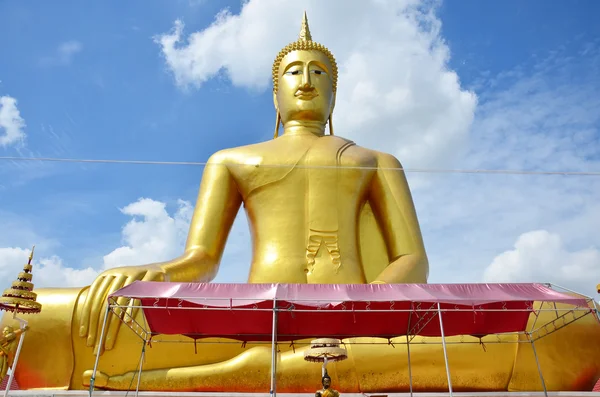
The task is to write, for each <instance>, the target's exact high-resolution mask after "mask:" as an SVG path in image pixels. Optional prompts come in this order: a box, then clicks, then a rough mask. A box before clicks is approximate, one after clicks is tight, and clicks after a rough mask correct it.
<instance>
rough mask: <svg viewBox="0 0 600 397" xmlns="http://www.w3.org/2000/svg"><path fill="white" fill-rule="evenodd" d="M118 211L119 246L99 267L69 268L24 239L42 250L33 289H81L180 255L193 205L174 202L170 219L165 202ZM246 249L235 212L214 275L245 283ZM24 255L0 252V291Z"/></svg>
mask: <svg viewBox="0 0 600 397" xmlns="http://www.w3.org/2000/svg"><path fill="white" fill-rule="evenodd" d="M121 212H122V213H123V214H124V215H127V216H129V217H131V218H132V219H131V220H129V221H128V222H127V223H126V224H125V226H124V227H123V229H122V239H123V245H122V246H121V247H118V248H116V249H115V250H113V251H111V252H110V253H108V254H107V255H105V256H104V258H103V261H102V263H97V264H95V266H83V267H81V264H77V265H80V267H78V268H75V267H71V266H69V265H66V264H65V263H64V261H63V259H61V258H60V257H58V256H56V255H45V253H46V252H48V251H52V250H54V249H56V244H53V243H52V242H51V241H47V240H44V239H42V238H41V237H40V236H34V235H30V234H28V235H27V236H25V237H26V238H25V239H26V240H38V241H42V244H41V245H42V247H39V246H38V247H37V248H36V255H35V257H34V261H33V264H34V270H33V275H34V284H35V286H36V288H40V287H77V286H79V287H81V286H85V285H89V284H90V283H91V282H92V281H93V280H94V279H95V277H96V276H97V275H98V273H100V272H101V271H103V270H105V269H108V268H113V267H117V266H131V265H143V264H150V263H154V262H160V261H164V260H169V259H173V258H175V257H177V256H179V255H181V254H182V253H183V250H184V245H185V240H186V238H187V233H188V230H189V223H190V220H191V218H192V212H193V206H192V205H191V203H189V202H188V201H184V200H178V201H177V208H176V209H175V211H174V212H173V213H172V214H170V213H169V212H168V211H167V205H166V203H164V202H160V201H156V200H152V199H149V198H141V199H139V200H137V201H135V202H133V203H131V204H129V205H127V206H125V207H124V208H122V209H121ZM40 248H42V249H41V250H40ZM249 248H250V237H249V232H248V226H247V222H246V218H245V214H244V213H240V215H239V216H238V217H237V219H236V221H235V223H234V226H233V228H232V231H231V234H230V237H229V240H228V244H227V248H226V250H225V253H224V254H223V261H222V263H223V264H224V266H223V269H222V271H221V272H220V274H219V280H220V281H221V282H233V281H235V282H245V281H246V279H247V273H248V270H249V263H250V252H251V251H250V249H249ZM29 253H30V249H29V248H20V247H6V248H0V280H2V282H1V283H0V288H7V287H8V286H9V285H10V283H11V282H12V281H14V280H15V278H16V276H17V274H18V273H19V272H20V271H22V269H23V265H24V264H25V263H26V262H27V258H28V257H29ZM40 253H41V255H40ZM38 258H39V259H38ZM71 265H75V264H71ZM240 267H243V268H246V272H245V273H244V272H243V271H240ZM219 280H218V281H219ZM0 292H1V291H0Z"/></svg>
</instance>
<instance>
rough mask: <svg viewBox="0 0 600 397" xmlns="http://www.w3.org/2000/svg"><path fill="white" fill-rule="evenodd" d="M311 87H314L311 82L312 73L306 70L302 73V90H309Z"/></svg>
mask: <svg viewBox="0 0 600 397" xmlns="http://www.w3.org/2000/svg"><path fill="white" fill-rule="evenodd" d="M311 86H312V84H311V81H310V73H309V71H308V70H305V71H304V73H302V88H303V89H308V88H310V87H311Z"/></svg>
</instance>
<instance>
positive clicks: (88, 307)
mask: <svg viewBox="0 0 600 397" xmlns="http://www.w3.org/2000/svg"><path fill="white" fill-rule="evenodd" d="M164 280H165V273H164V271H163V270H162V269H161V268H160V267H159V266H157V265H147V266H127V267H118V268H114V269H109V270H107V271H105V272H103V273H102V274H100V275H99V276H98V277H97V278H96V280H94V282H93V283H92V285H91V286H90V289H89V291H88V293H87V296H86V298H85V304H84V305H83V311H82V313H81V320H80V324H79V336H80V337H82V338H87V345H88V346H89V347H92V346H95V349H94V352H95V353H96V352H98V354H102V352H103V351H104V349H108V350H110V349H112V348H113V346H114V344H115V340H116V338H117V334H118V332H119V328H120V325H121V319H123V320H124V321H127V322H129V321H132V320H133V319H134V318H135V316H136V314H137V311H138V309H137V308H134V306H139V302H134V301H131V302H128V300H127V298H118V299H117V302H116V303H117V305H118V306H117V307H116V308H115V309H114V311H111V312H110V313H109V318H108V320H107V322H106V328H105V330H104V334H105V338H104V340H105V342H104V346H100V334H101V332H102V325H103V323H104V316H105V313H106V307H107V298H108V296H110V295H111V294H113V293H114V292H115V291H117V290H119V289H121V288H123V287H125V286H127V285H129V284H131V283H133V282H135V281H164ZM115 312H116V313H115Z"/></svg>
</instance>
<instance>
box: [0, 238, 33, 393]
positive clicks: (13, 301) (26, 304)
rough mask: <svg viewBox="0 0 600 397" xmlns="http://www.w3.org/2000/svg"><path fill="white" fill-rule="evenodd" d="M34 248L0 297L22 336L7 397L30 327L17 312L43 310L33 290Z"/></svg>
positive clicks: (11, 373)
mask: <svg viewBox="0 0 600 397" xmlns="http://www.w3.org/2000/svg"><path fill="white" fill-rule="evenodd" d="M34 250H35V246H33V248H32V249H31V253H30V254H29V260H28V261H27V264H26V265H25V266H24V267H23V271H22V272H20V273H19V275H18V276H17V279H16V280H15V281H13V283H12V285H11V287H10V288H8V289H6V290H5V291H4V293H3V294H2V296H1V297H0V311H6V312H11V313H13V318H14V319H15V320H17V321H18V322H19V323H20V325H21V326H20V330H19V331H20V332H19V333H20V334H21V337H20V339H19V344H18V345H17V350H16V352H15V358H14V360H13V363H12V365H11V368H12V369H11V371H10V376H9V378H8V383H7V385H6V390H5V391H4V397H7V396H8V392H9V391H10V386H11V385H12V381H13V378H14V376H15V369H16V367H17V362H18V361H19V354H20V353H21V348H22V347H23V340H24V338H25V333H26V332H27V330H28V329H29V327H28V326H27V321H25V320H23V319H21V318H18V317H17V313H23V314H35V313H39V312H40V311H42V305H41V303H39V302H37V294H36V293H35V292H33V283H32V282H31V280H32V278H33V275H32V270H33V266H32V264H31V261H32V260H33V251H34ZM15 333H16V332H15ZM6 360H7V365H8V357H6Z"/></svg>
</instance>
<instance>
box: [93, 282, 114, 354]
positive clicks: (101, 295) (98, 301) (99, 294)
mask: <svg viewBox="0 0 600 397" xmlns="http://www.w3.org/2000/svg"><path fill="white" fill-rule="evenodd" d="M114 278H115V276H104V280H102V282H101V283H100V287H99V288H98V290H97V291H96V294H95V295H94V297H93V298H94V302H93V304H92V308H91V310H90V322H89V328H88V338H87V346H88V347H92V346H94V343H96V335H97V333H98V322H99V319H100V316H101V315H102V314H101V313H102V312H101V310H102V307H103V306H104V303H105V302H104V301H105V300H106V291H107V290H108V287H109V286H110V284H111V283H112V282H113V280H114ZM105 310H106V307H105ZM103 319H104V318H103Z"/></svg>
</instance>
